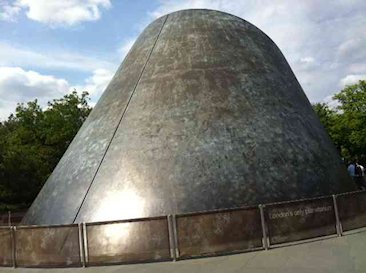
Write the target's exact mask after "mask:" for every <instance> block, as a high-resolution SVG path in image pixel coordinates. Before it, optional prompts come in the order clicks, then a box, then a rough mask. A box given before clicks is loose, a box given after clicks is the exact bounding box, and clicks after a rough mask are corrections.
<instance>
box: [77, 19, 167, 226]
mask: <svg viewBox="0 0 366 273" xmlns="http://www.w3.org/2000/svg"><path fill="white" fill-rule="evenodd" d="M168 17H169V15H166V17H165V19H164V22H163V24H162V25H161V28H160V30H159V33H158V35H157V36H156V40H155V42H154V44H153V45H152V48H151V50H150V53H149V55H148V56H147V59H146V62H145V64H144V66H143V67H142V70H141V72H140V75H139V78H138V79H137V82H136V84H135V86H134V88H133V90H132V93H131V95H130V97H129V99H128V101H127V104H126V107H125V109H124V110H123V112H122V116H121V118H120V119H119V122H118V124H117V126H116V128H115V129H114V132H113V135H112V137H111V139H110V141H109V143H108V145H107V148H106V150H105V151H104V154H103V156H102V159H101V161H100V163H99V165H98V167H97V170H96V172H95V174H94V176H93V178H92V181H91V182H90V185H89V187H88V189H87V191H86V193H85V196H84V198H83V201H82V202H81V204H80V206H79V209H78V211H77V213H76V215H75V218H74V220H73V223H75V220H76V218H77V217H78V215H79V212H80V210H81V207H82V206H83V204H84V202H85V200H86V197H87V196H88V194H89V191H90V189H91V187H92V185H93V183H94V180H95V177H96V176H97V174H98V172H99V169H100V167H101V165H102V163H103V161H104V158H105V156H106V155H107V153H108V150H109V147H110V146H111V144H112V141H113V139H114V137H115V135H116V133H117V131H118V128H119V126H120V125H121V122H122V120H123V117H124V116H125V113H126V112H127V108H128V106H129V105H130V102H131V100H132V97H133V95H134V94H135V91H136V89H137V86H138V85H139V83H140V80H141V78H142V75H143V74H144V72H145V68H146V66H147V64H148V62H149V60H150V57H151V55H152V53H153V51H154V49H155V46H156V44H157V42H158V40H159V38H160V34H161V32H162V31H163V28H164V26H165V23H166V21H167V20H168ZM126 58H127V56H126Z"/></svg>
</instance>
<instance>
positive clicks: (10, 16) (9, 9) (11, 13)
mask: <svg viewBox="0 0 366 273" xmlns="http://www.w3.org/2000/svg"><path fill="white" fill-rule="evenodd" d="M0 8H1V9H0V20H3V21H9V22H14V21H15V20H16V16H17V15H18V13H19V11H20V8H19V7H16V6H12V5H9V4H8V3H7V2H3V1H0Z"/></svg>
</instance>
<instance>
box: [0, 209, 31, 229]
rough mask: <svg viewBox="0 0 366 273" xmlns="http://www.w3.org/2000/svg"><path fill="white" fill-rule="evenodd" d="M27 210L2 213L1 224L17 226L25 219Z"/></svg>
mask: <svg viewBox="0 0 366 273" xmlns="http://www.w3.org/2000/svg"><path fill="white" fill-rule="evenodd" d="M25 213H26V211H16V212H11V211H9V212H5V213H0V226H17V225H19V224H20V222H21V221H22V219H23V216H24V215H25Z"/></svg>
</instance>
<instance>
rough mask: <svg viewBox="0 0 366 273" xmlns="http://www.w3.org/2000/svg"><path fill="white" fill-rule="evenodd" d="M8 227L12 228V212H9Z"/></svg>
mask: <svg viewBox="0 0 366 273" xmlns="http://www.w3.org/2000/svg"><path fill="white" fill-rule="evenodd" d="M8 226H9V227H11V211H10V210H8Z"/></svg>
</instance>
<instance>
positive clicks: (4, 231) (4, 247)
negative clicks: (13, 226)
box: [0, 228, 13, 266]
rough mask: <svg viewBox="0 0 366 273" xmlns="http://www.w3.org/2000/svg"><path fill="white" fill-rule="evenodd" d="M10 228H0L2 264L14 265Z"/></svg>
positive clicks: (0, 261) (0, 259)
mask: <svg viewBox="0 0 366 273" xmlns="http://www.w3.org/2000/svg"><path fill="white" fill-rule="evenodd" d="M12 245H13V243H12V237H11V230H10V228H0V266H13V257H12V249H13V247H12Z"/></svg>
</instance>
